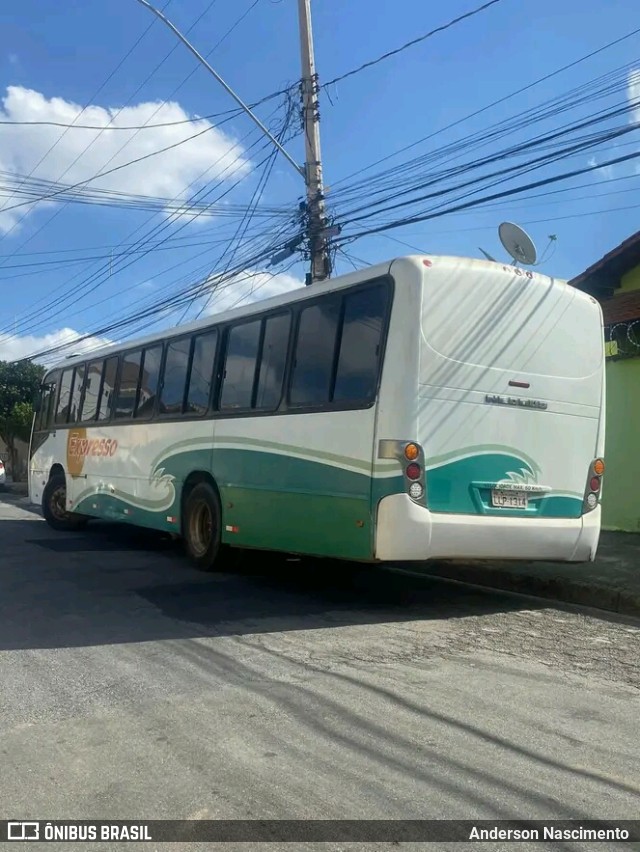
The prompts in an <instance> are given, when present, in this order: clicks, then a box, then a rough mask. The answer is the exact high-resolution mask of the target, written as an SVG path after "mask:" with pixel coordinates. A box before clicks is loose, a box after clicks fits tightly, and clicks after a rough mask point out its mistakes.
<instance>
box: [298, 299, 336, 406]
mask: <svg viewBox="0 0 640 852" xmlns="http://www.w3.org/2000/svg"><path fill="white" fill-rule="evenodd" d="M339 318H340V298H339V297H336V296H330V297H328V298H325V299H322V301H320V302H318V303H316V304H315V305H310V306H309V307H308V308H303V309H302V311H301V312H300V319H299V322H298V336H297V340H296V351H295V356H294V362H293V374H292V377H291V388H290V390H289V402H290V403H291V405H299V406H324V405H327V404H328V403H329V399H330V393H331V378H332V374H333V363H334V360H335V348H336V334H337V331H338V320H339Z"/></svg>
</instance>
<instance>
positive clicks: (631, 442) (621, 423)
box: [602, 266, 640, 532]
mask: <svg viewBox="0 0 640 852" xmlns="http://www.w3.org/2000/svg"><path fill="white" fill-rule="evenodd" d="M638 289H640V266H637V267H636V268H635V269H633V270H632V271H631V272H628V273H627V274H626V275H625V276H623V278H622V282H621V287H620V290H619V291H618V292H620V291H624V292H627V293H628V292H630V291H631V290H638ZM605 439H606V448H605V459H606V463H607V470H606V475H605V478H604V490H603V492H602V525H603V526H604V527H605V528H606V529H614V530H626V531H627V532H640V452H639V451H638V450H639V444H640V358H626V359H620V360H619V361H613V360H608V361H607V421H606V436H605Z"/></svg>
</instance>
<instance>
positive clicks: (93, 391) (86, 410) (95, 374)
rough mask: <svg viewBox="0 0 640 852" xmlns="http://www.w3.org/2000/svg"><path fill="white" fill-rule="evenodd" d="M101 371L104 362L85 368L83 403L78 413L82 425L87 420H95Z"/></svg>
mask: <svg viewBox="0 0 640 852" xmlns="http://www.w3.org/2000/svg"><path fill="white" fill-rule="evenodd" d="M103 369H104V361H94V362H93V363H92V364H89V366H88V368H87V375H86V379H85V387H84V402H83V403H82V411H81V413H80V419H81V420H82V422H83V423H86V422H87V421H88V420H97V415H98V401H99V400H100V384H101V382H102V371H103Z"/></svg>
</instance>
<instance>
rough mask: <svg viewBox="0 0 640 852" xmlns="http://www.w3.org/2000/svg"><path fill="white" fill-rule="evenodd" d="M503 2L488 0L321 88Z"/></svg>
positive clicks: (344, 78)
mask: <svg viewBox="0 0 640 852" xmlns="http://www.w3.org/2000/svg"><path fill="white" fill-rule="evenodd" d="M500 2H502V0H488V2H487V3H483V5H482V6H478V7H477V8H476V9H471V11H469V12H465V13H464V14H463V15H458V17H457V18H454V19H453V20H451V21H449V22H448V23H446V24H442V26H439V27H436V28H435V29H434V30H430V32H428V33H424V35H421V36H418V37H417V38H414V39H412V40H411V41H408V42H407V43H406V44H403V45H402V46H401V47H398V48H396V49H395V50H390V51H388V52H387V53H383V54H382V56H379V57H378V58H377V59H372V60H370V61H369V62H365V63H364V64H363V65H360V66H358V68H353V69H352V70H351V71H346V72H345V73H344V74H340V76H339V77H334V78H333V80H329V82H328V83H324V85H323V86H322V87H321V88H326V87H328V86H333V85H335V84H336V83H340V82H341V81H342V80H346V79H347V78H348V77H353V76H354V75H355V74H360V72H361V71H365V70H366V69H367V68H372V67H373V66H374V65H378V64H379V63H380V62H384V61H385V60H386V59H390V58H391V57H392V56H397V55H398V54H399V53H403V52H404V51H405V50H408V49H409V48H410V47H414V46H415V45H416V44H420V43H421V42H423V41H426V40H427V39H429V38H431V37H432V36H434V35H437V34H438V33H442V32H445V30H448V29H451V27H454V26H456V25H457V24H459V23H461V22H462V21H465V20H467V18H472V17H474V16H475V15H479V14H480V13H481V12H486V11H487V9H489V8H490V7H491V6H495V5H496V4H497V3H500Z"/></svg>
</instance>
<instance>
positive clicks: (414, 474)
mask: <svg viewBox="0 0 640 852" xmlns="http://www.w3.org/2000/svg"><path fill="white" fill-rule="evenodd" d="M404 473H405V476H406V477H407V479H410V480H411V481H412V482H415V481H416V480H418V479H420V475H421V474H422V470H421V469H420V465H419V464H416V463H415V462H411V464H410V465H407V468H406V470H405V472H404Z"/></svg>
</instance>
